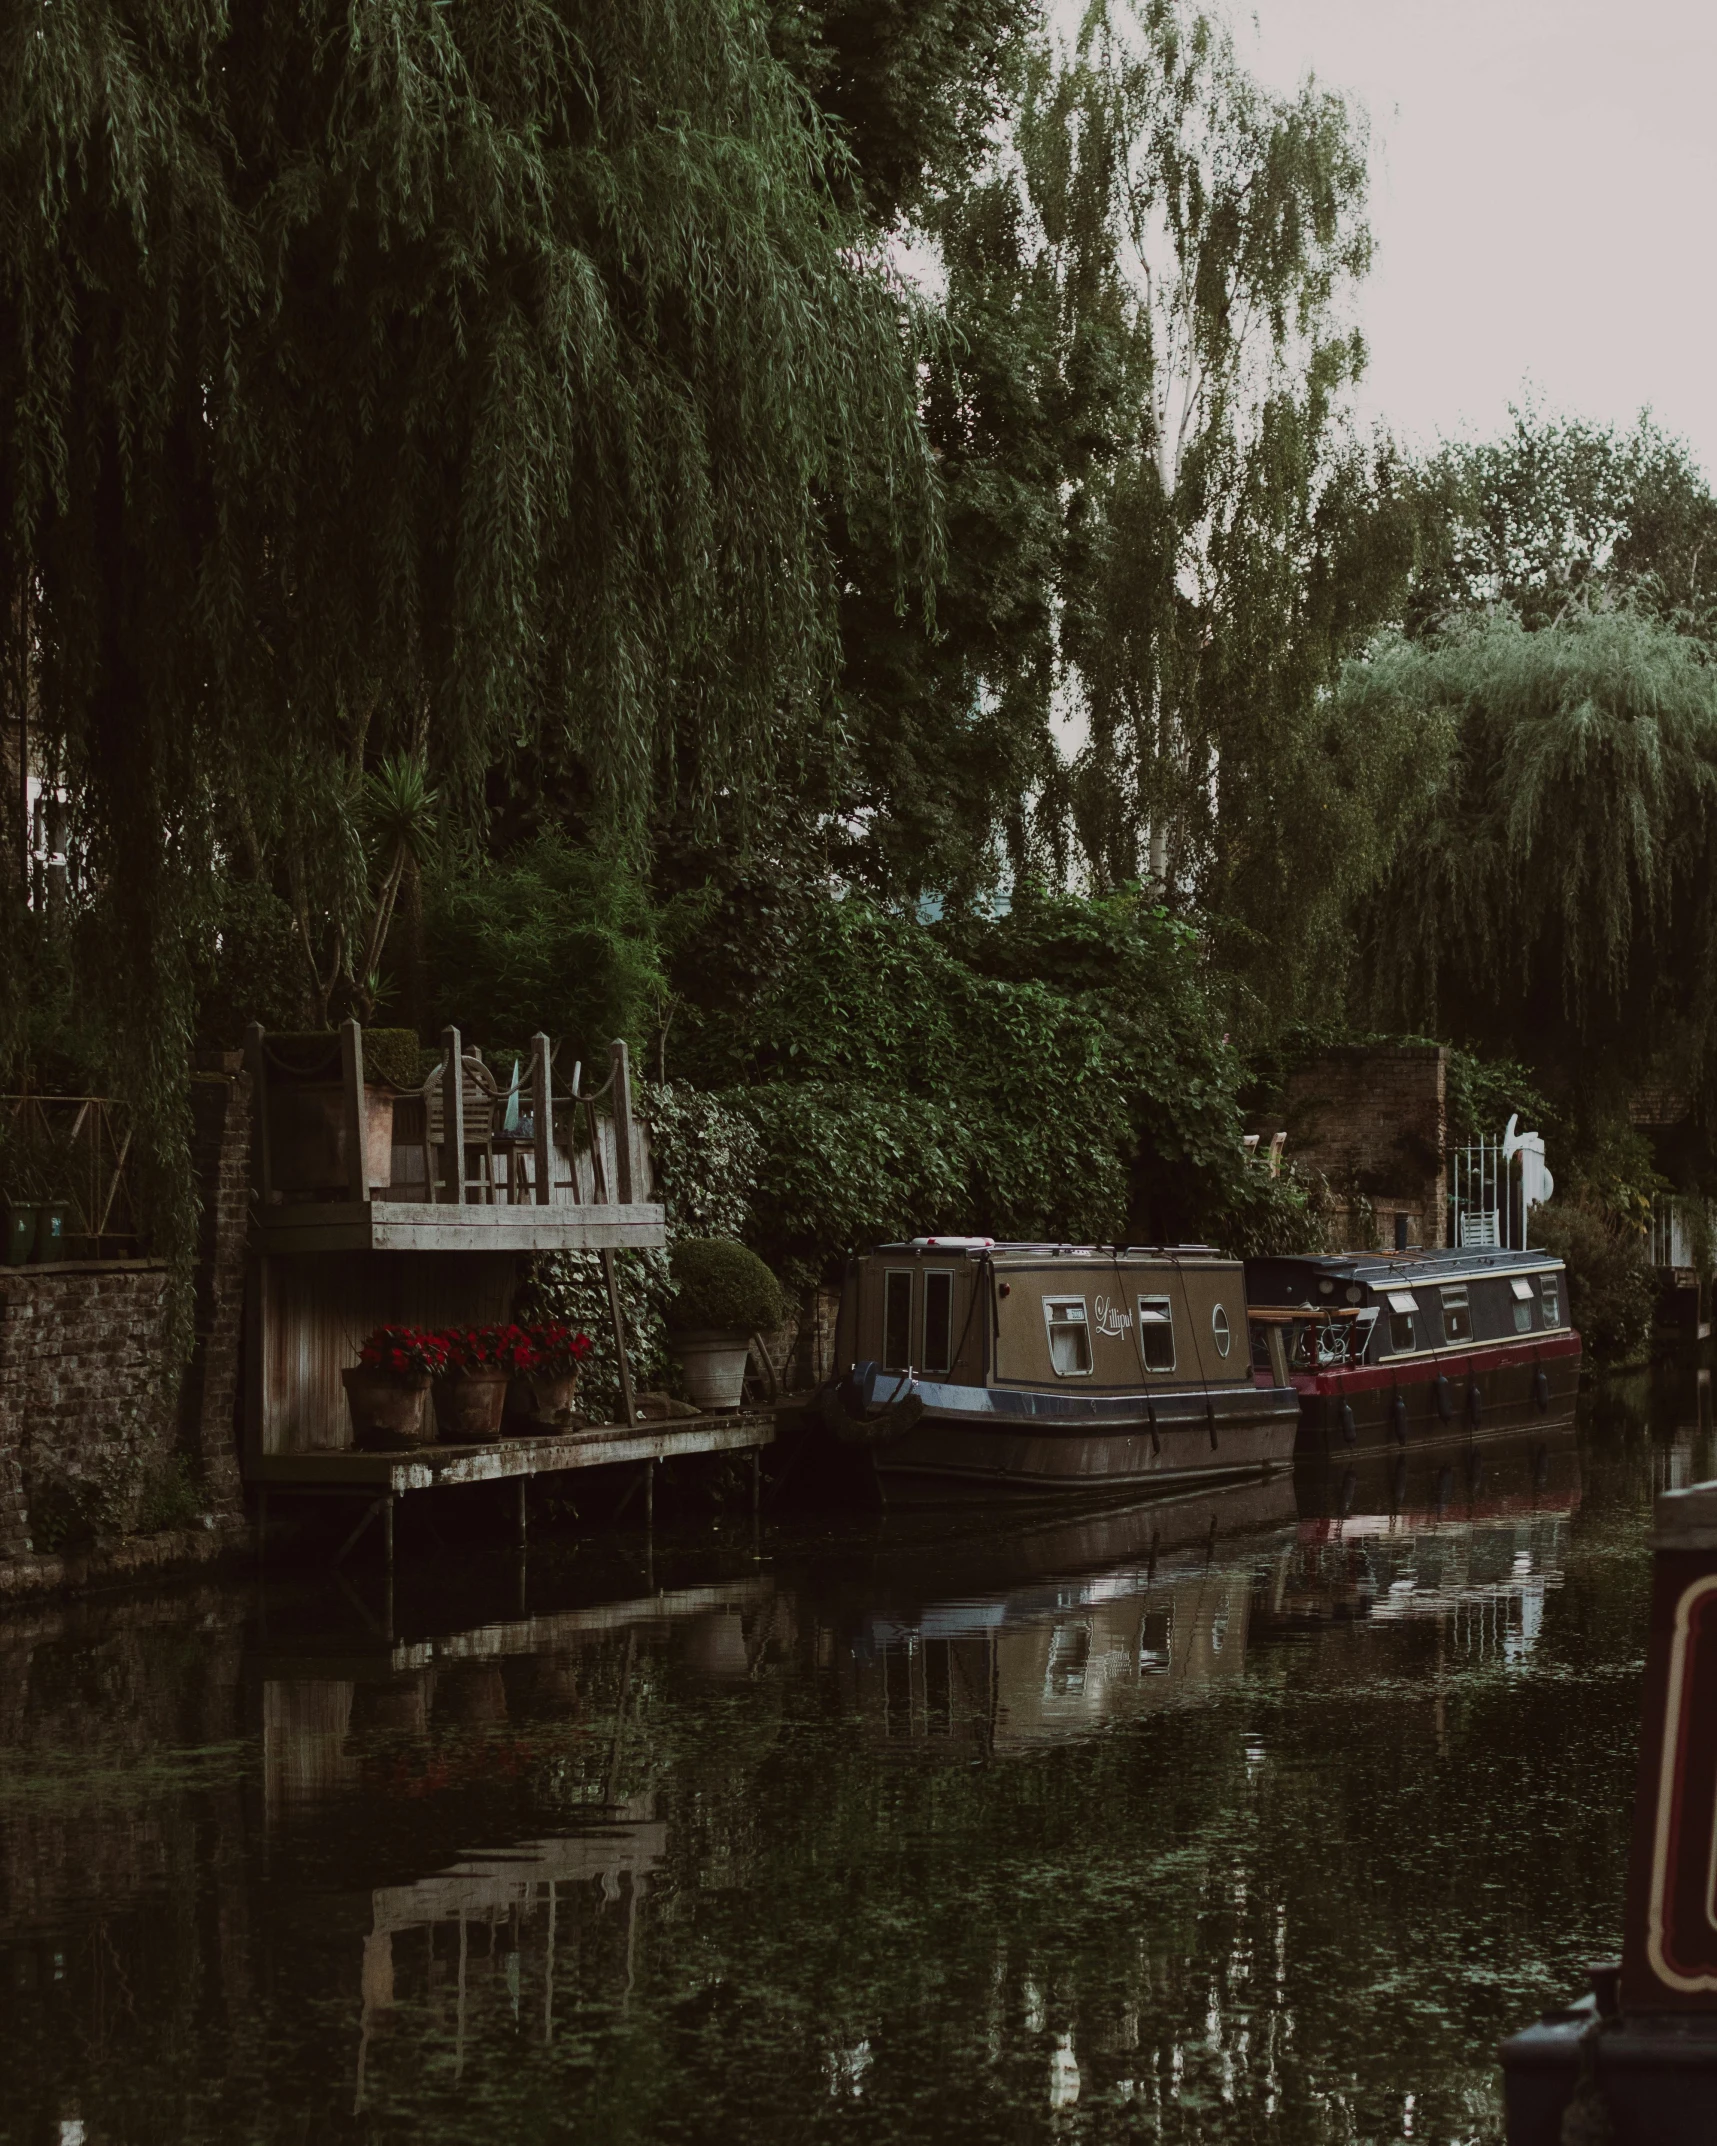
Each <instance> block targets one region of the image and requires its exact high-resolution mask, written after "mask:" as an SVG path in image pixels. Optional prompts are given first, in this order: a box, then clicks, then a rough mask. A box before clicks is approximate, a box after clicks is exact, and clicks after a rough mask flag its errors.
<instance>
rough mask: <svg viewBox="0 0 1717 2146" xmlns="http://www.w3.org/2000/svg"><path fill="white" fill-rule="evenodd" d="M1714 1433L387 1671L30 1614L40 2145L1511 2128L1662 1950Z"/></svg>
mask: <svg viewBox="0 0 1717 2146" xmlns="http://www.w3.org/2000/svg"><path fill="white" fill-rule="evenodd" d="M1708 1420H1709V1402H1708V1397H1707V1396H1705V1395H1704V1393H1703V1392H1702V1390H1701V1389H1700V1388H1699V1387H1698V1386H1696V1385H1695V1384H1694V1383H1693V1381H1692V1378H1691V1376H1689V1378H1688V1379H1687V1380H1686V1381H1685V1382H1683V1383H1682V1384H1680V1385H1675V1384H1664V1385H1662V1386H1659V1387H1652V1386H1650V1385H1649V1384H1646V1383H1641V1384H1640V1385H1638V1386H1637V1387H1635V1388H1632V1389H1628V1388H1617V1389H1614V1390H1612V1391H1611V1392H1610V1393H1608V1394H1606V1395H1605V1396H1603V1397H1601V1399H1600V1401H1599V1403H1598V1405H1597V1406H1596V1407H1595V1409H1594V1411H1593V1414H1592V1416H1591V1419H1590V1420H1589V1421H1587V1422H1585V1423H1583V1424H1582V1425H1581V1427H1580V1430H1579V1433H1578V1436H1577V1437H1576V1435H1575V1433H1574V1432H1573V1431H1571V1430H1566V1431H1562V1432H1558V1431H1556V1430H1554V1429H1552V1430H1550V1431H1548V1432H1547V1433H1546V1434H1545V1435H1543V1436H1541V1437H1539V1438H1538V1439H1537V1440H1536V1441H1534V1442H1533V1443H1531V1444H1529V1445H1527V1446H1524V1447H1515V1446H1512V1445H1502V1444H1495V1445H1491V1446H1488V1447H1486V1448H1484V1449H1482V1450H1481V1449H1473V1450H1471V1451H1468V1450H1466V1449H1462V1448H1456V1449H1454V1450H1453V1451H1452V1452H1450V1453H1444V1454H1440V1455H1436V1454H1431V1455H1427V1454H1419V1455H1415V1456H1413V1457H1412V1458H1411V1459H1410V1460H1409V1461H1408V1462H1407V1463H1406V1464H1405V1466H1404V1467H1401V1468H1398V1467H1397V1466H1396V1465H1395V1464H1394V1463H1389V1464H1387V1465H1384V1466H1382V1467H1380V1468H1378V1469H1377V1470H1375V1471H1374V1472H1372V1473H1371V1474H1369V1475H1359V1474H1351V1473H1350V1472H1349V1471H1345V1470H1341V1469H1340V1468H1339V1467H1338V1468H1336V1469H1335V1470H1333V1471H1332V1472H1331V1473H1330V1474H1329V1475H1327V1476H1319V1475H1317V1474H1315V1473H1308V1474H1306V1475H1302V1477H1301V1478H1300V1479H1298V1480H1292V1479H1288V1478H1282V1479H1279V1480H1278V1481H1277V1482H1276V1483H1275V1484H1273V1485H1264V1486H1254V1487H1252V1488H1249V1489H1241V1490H1238V1491H1233V1492H1229V1493H1226V1494H1223V1495H1221V1496H1215V1497H1204V1498H1200V1499H1198V1500H1196V1501H1190V1502H1183V1503H1179V1504H1176V1505H1158V1506H1155V1507H1151V1508H1140V1509H1134V1510H1132V1511H1128V1512H1124V1513H1109V1514H1098V1515H1083V1516H1073V1517H1071V1518H1066V1517H1057V1518H1052V1519H1049V1520H1045V1521H1035V1522H1029V1523H1025V1524H1021V1523H1019V1522H1009V1523H1007V1524H1005V1525H1004V1524H1001V1523H998V1522H997V1520H996V1518H995V1516H993V1515H988V1516H976V1515H968V1516H965V1517H964V1518H952V1519H950V1518H946V1517H944V1518H942V1519H936V1518H934V1517H933V1516H932V1517H928V1518H926V1517H922V1516H920V1517H918V1518H916V1519H915V1520H914V1521H913V1522H912V1525H911V1529H910V1530H909V1531H907V1532H904V1533H903V1532H901V1531H900V1530H898V1529H897V1528H895V1527H894V1526H893V1525H892V1524H891V1525H890V1526H888V1527H885V1528H883V1529H881V1530H880V1532H879V1530H878V1528H877V1526H876V1525H875V1524H874V1523H870V1522H866V1523H864V1524H863V1525H854V1526H852V1527H842V1528H835V1529H833V1530H831V1529H830V1527H829V1526H828V1525H827V1524H826V1523H824V1522H819V1523H816V1524H815V1525H814V1526H812V1527H809V1528H807V1529H806V1530H805V1531H804V1532H803V1533H802V1534H795V1532H794V1531H793V1530H791V1529H784V1530H783V1531H782V1533H781V1535H780V1537H779V1538H778V1540H777V1541H776V1542H775V1543H774V1544H773V1546H772V1549H771V1555H770V1558H769V1560H768V1561H767V1562H766V1563H765V1564H764V1565H763V1566H762V1567H761V1568H759V1567H756V1566H753V1565H750V1564H749V1563H747V1565H746V1566H745V1568H744V1569H743V1570H742V1571H740V1572H739V1573H738V1574H737V1575H735V1576H724V1575H723V1574H722V1573H721V1572H720V1570H719V1569H714V1567H713V1566H712V1562H711V1559H710V1557H709V1554H708V1553H706V1552H703V1551H700V1550H697V1549H695V1548H694V1547H693V1546H689V1545H688V1546H685V1547H683V1548H682V1549H681V1550H679V1551H677V1552H676V1551H675V1550H674V1549H673V1547H672V1546H671V1545H667V1544H659V1545H658V1570H659V1571H660V1572H663V1573H669V1572H673V1571H674V1567H675V1566H676V1564H677V1566H679V1567H683V1568H684V1569H683V1571H678V1572H674V1576H675V1577H677V1578H679V1579H680V1580H681V1581H682V1582H683V1584H680V1585H677V1586H674V1587H670V1588H668V1589H667V1590H666V1591H665V1592H663V1593H661V1594H649V1595H646V1596H641V1597H634V1598H632V1599H628V1598H627V1596H628V1594H629V1593H630V1592H631V1590H629V1589H628V1588H626V1587H624V1586H622V1587H621V1588H617V1589H610V1590H607V1591H606V1596H607V1598H606V1599H603V1598H602V1597H603V1595H604V1592H605V1591H604V1590H602V1589H600V1588H595V1589H591V1588H587V1589H586V1590H585V1591H584V1593H583V1594H582V1596H581V1595H579V1594H578V1593H575V1592H574V1591H573V1590H572V1589H571V1587H570V1585H566V1586H560V1585H558V1583H556V1582H555V1581H554V1579H553V1578H552V1576H550V1575H546V1574H539V1575H537V1576H536V1577H535V1578H534V1579H533V1587H532V1595H531V1600H530V1603H529V1605H528V1608H527V1607H521V1606H520V1605H519V1604H518V1603H517V1602H516V1600H513V1599H511V1598H508V1606H507V1609H506V1610H505V1611H502V1610H501V1609H500V1608H499V1607H498V1604H497V1606H495V1607H494V1609H493V1611H492V1613H491V1610H490V1609H488V1608H486V1607H485V1606H483V1605H481V1604H479V1605H478V1606H477V1607H476V1608H475V1609H474V1610H473V1611H472V1612H471V1613H463V1612H462V1613H459V1614H458V1615H457V1616H452V1615H449V1614H448V1613H446V1612H445V1611H443V1612H432V1611H429V1610H424V1611H422V1612H421V1613H419V1614H418V1621H417V1623H416V1625H415V1626H414V1625H413V1624H412V1623H411V1622H410V1618H411V1616H412V1614H413V1612H412V1611H411V1608H410V1605H409V1601H408V1600H407V1599H406V1589H407V1586H408V1582H406V1581H402V1611H401V1617H402V1627H401V1628H402V1630H404V1631H405V1633H406V1634H407V1636H405V1637H403V1638H396V1639H394V1640H391V1641H390V1640H387V1639H384V1638H382V1637H381V1636H379V1633H378V1631H377V1630H376V1629H375V1628H374V1627H373V1625H372V1624H371V1623H367V1622H365V1620H364V1616H362V1615H360V1614H359V1613H358V1611H357V1610H356V1609H354V1608H353V1607H352V1606H351V1605H350V1604H349V1603H346V1602H343V1601H340V1600H337V1599H336V1598H335V1595H334V1594H333V1593H324V1592H323V1591H322V1590H321V1588H320V1587H319V1586H316V1587H309V1586H306V1587H302V1588H299V1589H297V1590H294V1591H292V1592H291V1594H290V1597H288V1596H285V1595H281V1594H275V1595H272V1596H271V1597H270V1599H269V1601H268V1603H267V1604H266V1605H265V1608H266V1616H265V1617H259V1616H258V1615H257V1607H258V1605H257V1603H256V1600H255V1597H254V1595H253V1594H252V1593H251V1592H250V1591H249V1590H247V1589H242V1588H233V1589H220V1588H204V1589H202V1590H200V1591H198V1592H195V1593H190V1594H179V1595H174V1596H171V1597H162V1598H158V1599H154V1600H151V1601H148V1602H144V1603H141V1604H132V1605H101V1604H86V1605H82V1606H78V1607H72V1608H64V1609H57V1610H44V1611H40V1612H36V1613H33V1614H32V1615H30V1616H29V1617H17V1616H14V1617H13V1618H12V1619H11V1620H10V1622H9V1623H8V1624H7V1625H5V1626H3V1627H0V1736H3V1742H0V1888H3V1891H0V1988H3V1989H4V1992H5V1995H4V2006H5V2021H4V2023H5V2028H6V2032H5V2034H4V2036H3V2038H0V2111H4V2114H0V2138H4V2139H6V2140H7V2141H12V2140H17V2141H19V2142H23V2141H30V2142H35V2141H37V2140H61V2139H64V2138H68V2137H71V2136H74V2135H76V2136H81V2137H82V2138H83V2139H84V2140H85V2141H86V2142H87V2146H107V2142H110V2141H111V2142H115V2146H117V2142H119V2141H125V2142H127V2146H153V2142H156V2141H161V2142H166V2141H173V2142H175V2146H177V2142H181V2141H191V2142H202V2141H209V2142H214V2141H227V2140H233V2139H245V2140H256V2141H265V2142H269V2146H273V2142H275V2141H279V2142H281V2146H285V2142H287V2141H292V2142H299V2141H303V2140H308V2139H316V2140H321V2139H332V2140H338V2139H353V2140H357V2139H363V2140H391V2139H396V2138H397V2139H400V2140H405V2139H414V2140H417V2139H423V2140H439V2139H446V2140H453V2139H461V2140H463V2139H474V2138H485V2139H487V2138H494V2139H497V2140H509V2141H511V2140H521V2141H535V2140H539V2139H540V2140H543V2141H548V2140H551V2139H552V2140H567V2139H572V2140H590V2141H596V2140H603V2141H609V2140H638V2141H643V2140H653V2139H664V2140H666V2139H673V2140H682V2139H684V2140H693V2139H706V2138H707V2139H731V2138H734V2137H746V2138H757V2139H771V2138H780V2139H782V2140H802V2139H815V2138H820V2137H825V2136H828V2137H833V2136H835V2135H837V2134H838V2135H840V2136H842V2137H867V2138H875V2139H878V2140H881V2139H888V2140H890V2141H913V2140H919V2139H923V2140H930V2139H936V2140H947V2139H953V2140H964V2139H970V2140H979V2139H984V2140H991V2139H996V2138H1003V2137H1005V2138H1009V2139H1014V2138H1019V2139H1029V2138H1036V2137H1042V2138H1061V2137H1085V2138H1091V2139H1110V2138H1131V2137H1138V2138H1141V2139H1143V2138H1153V2139H1167V2140H1185V2141H1192V2140H1200V2141H1205V2140H1215V2141H1223V2140H1251V2139H1256V2138H1269V2139H1281V2140H1285V2141H1300V2140H1304V2141H1308V2142H1310V2141H1313V2140H1316V2141H1320V2142H1322V2141H1345V2140H1352V2141H1358V2140H1361V2139H1365V2140H1369V2139H1378V2138H1390V2139H1394V2138H1408V2137H1411V2138H1415V2139H1417V2138H1420V2137H1431V2138H1437V2139H1495V2138H1497V2137H1499V2136H1500V2131H1499V2124H1498V2113H1497V2106H1498V2105H1497V2093H1496V2081H1495V2073H1494V2068H1493V2060H1492V2051H1493V2047H1494V2043H1495V2040H1496V2038H1497V2037H1498V2035H1499V2034H1500V2033H1502V2032H1503V2031H1505V2030H1506V2029H1508V2028H1510V2027H1512V2026H1513V2025H1515V2024H1517V2023H1518V2022H1519V2021H1520V2020H1521V2019H1522V2018H1524V2017H1525V2016H1526V2015H1527V2014H1529V2013H1530V2012H1531V2011H1532V2010H1533V2009H1534V2008H1535V2007H1536V2006H1537V2005H1539V2004H1540V2003H1541V2002H1543V2001H1544V2000H1545V1999H1546V1998H1547V1997H1548V1996H1550V1995H1551V1994H1553V1993H1560V1992H1561V1991H1563V1990H1564V1989H1566V1988H1567V1987H1569V1986H1571V1985H1572V1984H1573V1983H1575V1982H1577V1980H1578V1979H1579V1973H1580V1966H1581V1963H1582V1962H1583V1960H1584V1959H1585V1958H1586V1957H1587V1956H1588V1955H1589V1954H1591V1953H1592V1952H1593V1951H1594V1950H1607V1949H1609V1948H1611V1947H1612V1946H1613V1945H1614V1942H1615V1938H1616V1931H1617V1916H1618V1912H1619V1891H1620V1878H1621V1870H1622V1864H1623V1859H1624V1856H1625V1848H1626V1831H1627V1819H1628V1803H1629V1797H1630V1793H1631V1767H1632V1759H1633V1740H1634V1734H1635V1720H1634V1712H1635V1707H1636V1704H1637V1683H1636V1676H1637V1666H1638V1662H1639V1659H1640V1655H1641V1651H1642V1644H1643V1605H1644V1578H1645V1555H1644V1531H1645V1525H1646V1520H1647V1515H1648V1509H1649V1501H1650V1496H1651V1493H1652V1491H1653V1489H1654V1488H1655V1487H1657V1486H1658V1485H1660V1484H1663V1483H1666V1482H1673V1481H1683V1480H1690V1479H1692V1478H1693V1477H1694V1476H1695V1475H1698V1474H1704V1473H1709V1472H1710V1468H1711V1456H1710V1453H1709V1450H1708V1435H1707V1433H1708ZM700 1558H701V1559H702V1560H703V1567H704V1569H702V1570H701V1571H700V1570H699V1569H697V1568H698V1563H699V1560H700ZM579 1570H580V1566H579V1565H578V1564H574V1565H573V1566H572V1567H571V1571H572V1572H574V1573H576V1572H578V1571H579ZM426 1584H427V1583H426ZM495 1584H496V1587H497V1592H498V1597H500V1596H505V1594H506V1587H507V1585H508V1584H510V1583H507V1582H506V1579H505V1575H501V1574H497V1575H496V1579H495ZM443 1600H445V1591H444V1590H443Z"/></svg>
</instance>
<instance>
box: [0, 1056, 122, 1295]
mask: <svg viewBox="0 0 1717 2146" xmlns="http://www.w3.org/2000/svg"><path fill="white" fill-rule="evenodd" d="M0 1113H3V1114H4V1123H5V1127H6V1134H7V1140H6V1145H7V1147H8V1148H9V1149H11V1150H13V1151H14V1152H18V1151H22V1152H23V1153H25V1154H27V1155H28V1156H29V1157H30V1159H31V1161H32V1163H33V1164H34V1165H35V1173H36V1174H39V1176H40V1179H41V1182H40V1184H39V1185H34V1184H32V1185H30V1186H28V1188H27V1189H28V1192H29V1197H30V1198H31V1199H33V1200H37V1201H40V1202H43V1203H46V1202H47V1201H50V1200H53V1201H62V1200H63V1201H64V1202H65V1203H66V1205H67V1206H69V1207H70V1209H71V1214H70V1217H69V1218H68V1222H69V1226H68V1227H67V1230H66V1237H67V1238H68V1240H70V1241H69V1243H68V1245H67V1250H68V1251H69V1252H70V1253H71V1255H72V1256H73V1257H75V1258H84V1259H116V1258H120V1257H123V1256H124V1255H125V1254H126V1253H129V1252H135V1251H136V1250H137V1248H138V1244H139V1241H140V1239H141V1236H142V1220H141V1217H140V1216H139V1214H138V1211H137V1202H136V1196H135V1192H134V1190H133V1186H132V1180H131V1168H130V1163H131V1144H132V1127H131V1111H130V1108H129V1106H128V1105H127V1104H125V1103H121V1102H116V1101H114V1100H113V1098H111V1097H109V1096H104V1095H5V1096H0ZM7 1189H8V1191H10V1190H11V1188H10V1187H8V1188H7Z"/></svg>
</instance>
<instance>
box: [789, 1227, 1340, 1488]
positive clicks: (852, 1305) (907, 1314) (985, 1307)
mask: <svg viewBox="0 0 1717 2146" xmlns="http://www.w3.org/2000/svg"><path fill="white" fill-rule="evenodd" d="M1276 1353H1277V1355H1278V1357H1279V1356H1280V1351H1279V1350H1278V1351H1277V1352H1276ZM822 1409H823V1415H824V1419H825V1421H826V1422H827V1423H828V1425H829V1427H830V1428H831V1429H832V1430H833V1432H834V1433H835V1435H836V1436H837V1437H838V1438H840V1439H841V1440H843V1441H844V1442H845V1443H847V1444H849V1445H855V1446H862V1447H864V1448H866V1449H868V1452H869V1455H870V1458H871V1462H872V1465H873V1466H874V1468H875V1472H876V1478H877V1482H878V1484H879V1486H880V1488H881V1490H882V1493H883V1496H884V1498H885V1499H886V1500H888V1501H891V1502H900V1501H903V1500H920V1499H925V1498H942V1497H947V1496H950V1495H957V1494H960V1493H963V1492H979V1493H983V1494H987V1495H1016V1496H1031V1497H1053V1496H1061V1495H1068V1494H1072V1495H1084V1496H1092V1495H1101V1494H1108V1493H1111V1492H1126V1493H1128V1494H1137V1493H1138V1492H1139V1491H1141V1490H1146V1491H1151V1490H1178V1489H1183V1488H1188V1487H1191V1486H1192V1485H1194V1484H1199V1483H1206V1482H1211V1481H1218V1480H1221V1479H1223V1478H1225V1477H1237V1476H1243V1475H1252V1474H1256V1473H1257V1472H1258V1471H1259V1470H1261V1469H1265V1468H1276V1467H1282V1468H1285V1467H1288V1466H1289V1465H1291V1463H1292V1461H1293V1456H1294V1435H1295V1431H1296V1428H1297V1426H1298V1421H1299V1397H1298V1395H1297V1394H1296V1392H1295V1390H1294V1388H1293V1386H1292V1385H1291V1384H1290V1383H1289V1382H1288V1378H1287V1375H1286V1366H1285V1362H1282V1363H1279V1364H1278V1365H1277V1366H1276V1367H1275V1368H1274V1369H1271V1370H1266V1371H1263V1372H1256V1373H1255V1372H1254V1369H1253V1362H1252V1349H1251V1345H1250V1339H1249V1335H1248V1325H1247V1309H1246V1292H1245V1285H1244V1278H1243V1274H1242V1270H1241V1266H1240V1263H1239V1261H1238V1260H1233V1259H1224V1258H1223V1257H1222V1256H1221V1255H1220V1254H1219V1253H1217V1252H1213V1251H1212V1250H1210V1248H1209V1247H1208V1246H1205V1245H1177V1246H1173V1247H1149V1248H1141V1247H1137V1246H1127V1247H1125V1248H1121V1247H1118V1246H1106V1245H1067V1244H1062V1245H1055V1244H997V1243H994V1242H992V1241H991V1240H990V1239H988V1238H974V1237H920V1238H914V1239H913V1240H912V1242H911V1243H909V1244H890V1245H882V1246H880V1247H878V1249H877V1250H875V1251H873V1252H869V1253H866V1254H865V1255H864V1256H862V1257H861V1258H858V1259H855V1260H853V1261H852V1263H851V1265H850V1266H849V1269H848V1273H847V1278H846V1285H845V1288H844V1291H843V1293H842V1299H841V1311H840V1321H839V1325H838V1327H837V1330H836V1335H835V1373H834V1376H833V1377H832V1379H831V1380H830V1381H829V1383H828V1384H827V1385H826V1386H825V1388H824V1389H823V1395H822Z"/></svg>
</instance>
